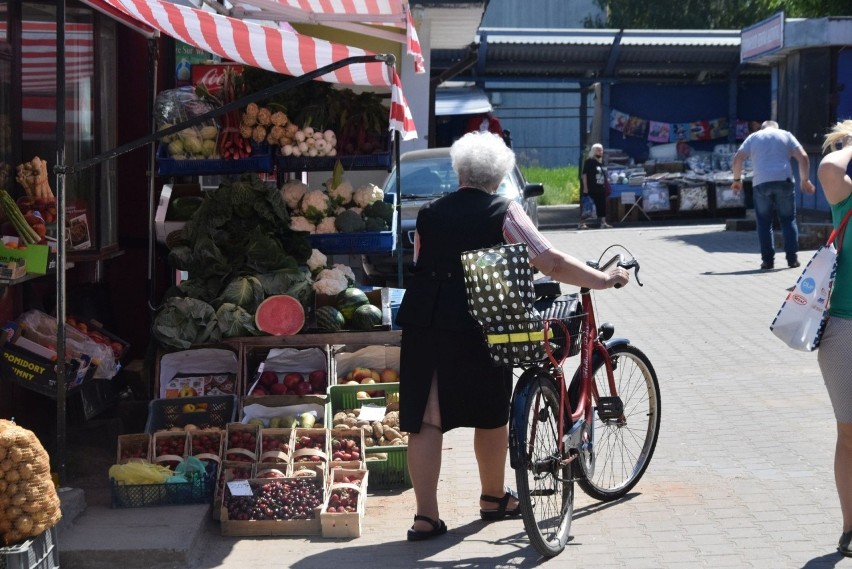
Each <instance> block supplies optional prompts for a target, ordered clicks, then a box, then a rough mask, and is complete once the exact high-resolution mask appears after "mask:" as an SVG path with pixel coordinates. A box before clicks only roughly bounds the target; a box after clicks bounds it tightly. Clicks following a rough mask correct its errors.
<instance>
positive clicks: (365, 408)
mask: <svg viewBox="0 0 852 569" xmlns="http://www.w3.org/2000/svg"><path fill="white" fill-rule="evenodd" d="M385 411H387V407H379V406H378V405H362V406H361V413H360V414H359V415H358V419H359V420H363V421H381V420H382V419H384V418H385Z"/></svg>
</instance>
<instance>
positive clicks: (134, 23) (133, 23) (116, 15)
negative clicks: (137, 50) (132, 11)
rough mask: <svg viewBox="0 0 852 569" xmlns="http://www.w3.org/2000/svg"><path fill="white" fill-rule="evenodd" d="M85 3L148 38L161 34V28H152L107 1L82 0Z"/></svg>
mask: <svg viewBox="0 0 852 569" xmlns="http://www.w3.org/2000/svg"><path fill="white" fill-rule="evenodd" d="M80 1H81V2H82V3H83V4H85V5H87V6H89V7H90V8H94V9H95V10H97V11H98V12H100V13H101V14H105V15H107V16H109V17H110V18H112V19H114V20H117V21H119V22H121V23H122V24H124V25H125V26H127V27H129V28H131V29H133V30H136V31H137V32H139V33H140V34H142V35H143V36H145V37H146V38H153V37H157V36H159V35H160V32H159V30H156V29H155V28H152V27H151V26H149V25H147V24H144V23H143V22H140V21H139V20H137V19H136V18H131V17H130V16H128V15H127V14H126V13H125V12H123V11H122V10H119V9H117V8H115V7H113V6H110V5H109V4H107V3H106V2H101V1H100V0H80Z"/></svg>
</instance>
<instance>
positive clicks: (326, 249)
mask: <svg viewBox="0 0 852 569" xmlns="http://www.w3.org/2000/svg"><path fill="white" fill-rule="evenodd" d="M392 203H394V204H395V203H396V195H394V196H393V197H392ZM396 218H397V216H396V214H394V216H393V221H392V222H391V228H390V231H362V232H360V233H311V234H310V235H308V239H310V241H311V247H313V248H314V249H319V250H320V251H322V252H323V253H325V254H326V255H330V254H346V253H390V252H392V251H394V250H395V249H396V223H397V219H396Z"/></svg>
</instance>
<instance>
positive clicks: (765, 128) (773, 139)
mask: <svg viewBox="0 0 852 569" xmlns="http://www.w3.org/2000/svg"><path fill="white" fill-rule="evenodd" d="M747 158H751V164H752V170H753V174H752V189H753V199H754V215H755V218H756V221H757V237H758V240H759V241H760V257H761V261H762V262H761V264H760V268H761V269H762V270H764V271H765V270H769V269H772V268H774V267H775V245H774V243H773V239H772V216H773V214H774V213H775V212H777V213H778V220H779V222H780V224H781V232H782V234H783V235H784V253H785V254H786V256H787V266H788V267H791V268H792V267H798V266H799V259H798V252H799V228H798V226H797V225H796V200H795V194H796V186H795V184H794V181H793V169H792V167H791V165H790V160H791V159H794V160H796V162H797V163H798V165H799V180H800V181H801V187H802V191H803V192H805V193H806V194H812V193H814V191H815V189H816V188H814V185H813V183H812V182H811V180H810V172H809V170H810V160H809V159H808V154H807V153H806V152H805V150H804V148H802V145H801V144H799V141H798V140H796V137H795V136H793V135H792V133H790V132H787V131H786V130H782V129H780V128H778V123H777V122H775V121H766V122H764V123H763V124H762V125H761V126H760V130H758V131H756V132H753V133H751V134H750V135H749V136H748V138H746V139H745V141H744V142H743V144H742V146H740V149H739V150H737V153H736V155H735V156H734V162H733V165H732V166H731V170H732V171H733V174H734V183H733V184H732V185H731V189H732V190H734V191H735V192H739V191H741V190H742V188H743V183H742V169H743V162H745V160H746V159H747Z"/></svg>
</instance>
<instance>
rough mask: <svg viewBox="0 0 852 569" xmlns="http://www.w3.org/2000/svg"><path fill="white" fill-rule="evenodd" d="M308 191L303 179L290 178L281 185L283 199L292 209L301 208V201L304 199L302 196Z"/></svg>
mask: <svg viewBox="0 0 852 569" xmlns="http://www.w3.org/2000/svg"><path fill="white" fill-rule="evenodd" d="M307 191H308V186H307V184H305V183H304V182H302V181H301V180H289V181H288V182H286V183H285V184H284V185H283V186H281V199H283V200H284V203H285V204H287V207H289V208H290V209H291V210H294V211H297V210H298V209H299V202H300V201H302V196H304V195H305V192H307Z"/></svg>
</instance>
